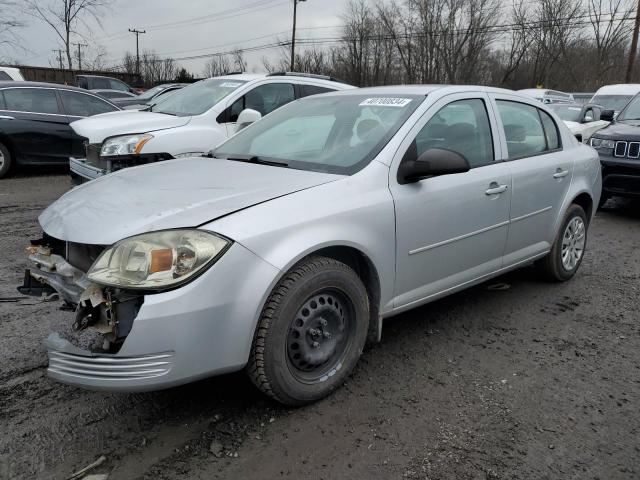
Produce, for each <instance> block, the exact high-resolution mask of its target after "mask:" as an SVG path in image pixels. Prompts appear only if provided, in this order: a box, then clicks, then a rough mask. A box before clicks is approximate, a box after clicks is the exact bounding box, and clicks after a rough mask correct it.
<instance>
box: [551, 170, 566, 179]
mask: <svg viewBox="0 0 640 480" xmlns="http://www.w3.org/2000/svg"><path fill="white" fill-rule="evenodd" d="M567 175H569V170H562V169H561V168H558V169H557V170H556V173H554V174H553V178H562V177H566V176H567Z"/></svg>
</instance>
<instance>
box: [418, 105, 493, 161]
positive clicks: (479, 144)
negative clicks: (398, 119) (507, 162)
mask: <svg viewBox="0 0 640 480" xmlns="http://www.w3.org/2000/svg"><path fill="white" fill-rule="evenodd" d="M415 144H416V145H415V146H416V150H417V156H420V155H421V154H422V153H424V152H425V151H427V150H428V149H430V148H444V149H447V150H453V151H454V152H457V153H459V154H461V155H462V156H464V157H465V158H466V159H467V160H468V161H469V165H470V166H471V168H474V167H481V166H483V165H488V164H490V163H493V161H494V155H493V139H492V137H491V126H490V125H489V116H488V114H487V109H486V107H485V104H484V101H482V100H480V99H468V100H458V101H455V102H451V103H450V104H448V105H445V106H444V107H442V108H441V109H440V110H439V111H438V113H436V114H435V115H434V116H433V117H432V118H431V119H430V120H429V121H428V122H427V124H426V125H425V126H424V127H422V130H420V132H419V133H418V135H417V136H416V139H415Z"/></svg>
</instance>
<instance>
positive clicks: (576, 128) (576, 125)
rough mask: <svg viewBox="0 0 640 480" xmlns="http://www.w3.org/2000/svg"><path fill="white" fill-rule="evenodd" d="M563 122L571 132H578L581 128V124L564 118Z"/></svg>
mask: <svg viewBox="0 0 640 480" xmlns="http://www.w3.org/2000/svg"><path fill="white" fill-rule="evenodd" d="M564 124H565V125H566V126H567V128H568V129H569V130H570V131H571V133H580V131H581V130H582V124H580V123H578V122H570V121H569V120H564Z"/></svg>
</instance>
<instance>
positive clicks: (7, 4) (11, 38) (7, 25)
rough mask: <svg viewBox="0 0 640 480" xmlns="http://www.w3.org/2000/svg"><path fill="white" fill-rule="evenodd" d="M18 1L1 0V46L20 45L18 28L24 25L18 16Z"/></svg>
mask: <svg viewBox="0 0 640 480" xmlns="http://www.w3.org/2000/svg"><path fill="white" fill-rule="evenodd" d="M17 15H18V3H17V2H15V1H13V0H0V48H2V49H3V50H4V49H5V48H7V47H10V48H16V47H19V46H20V41H19V40H20V37H19V36H18V34H17V30H18V29H19V28H21V27H23V26H24V22H23V21H22V20H20V19H19V18H18V16H17Z"/></svg>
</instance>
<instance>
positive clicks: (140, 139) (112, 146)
mask: <svg viewBox="0 0 640 480" xmlns="http://www.w3.org/2000/svg"><path fill="white" fill-rule="evenodd" d="M152 138H153V135H149V134H148V133H141V134H138V135H123V136H121V137H113V138H110V139H108V140H107V141H106V142H104V144H103V145H102V150H100V155H101V156H103V157H112V156H114V155H131V154H135V155H137V154H139V153H140V150H142V147H144V144H145V143H147V142H148V141H149V140H151V139H152Z"/></svg>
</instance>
